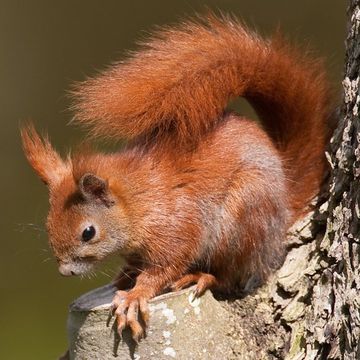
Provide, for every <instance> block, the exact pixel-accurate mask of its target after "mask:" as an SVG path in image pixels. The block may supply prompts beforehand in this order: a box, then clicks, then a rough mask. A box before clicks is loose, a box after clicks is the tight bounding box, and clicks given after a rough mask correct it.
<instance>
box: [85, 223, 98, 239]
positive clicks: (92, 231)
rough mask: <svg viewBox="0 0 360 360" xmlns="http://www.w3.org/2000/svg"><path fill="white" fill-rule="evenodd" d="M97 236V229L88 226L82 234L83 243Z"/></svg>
mask: <svg viewBox="0 0 360 360" xmlns="http://www.w3.org/2000/svg"><path fill="white" fill-rule="evenodd" d="M95 234H96V231H95V228H94V227H93V226H92V225H91V226H88V227H87V228H86V229H85V230H84V231H83V233H82V239H83V241H89V240H91V239H92V238H93V237H94V236H95Z"/></svg>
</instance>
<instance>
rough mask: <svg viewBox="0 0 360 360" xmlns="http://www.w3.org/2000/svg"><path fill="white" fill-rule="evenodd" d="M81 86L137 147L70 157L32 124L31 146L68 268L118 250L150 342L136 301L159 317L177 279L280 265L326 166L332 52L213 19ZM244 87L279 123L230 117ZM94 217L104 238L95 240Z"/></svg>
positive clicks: (252, 274)
mask: <svg viewBox="0 0 360 360" xmlns="http://www.w3.org/2000/svg"><path fill="white" fill-rule="evenodd" d="M73 95H74V96H75V98H76V104H75V105H74V109H75V120H76V121H77V122H79V123H81V124H84V125H88V126H89V127H90V129H91V130H90V131H91V132H92V133H93V134H95V135H98V136H103V137H114V138H126V139H128V140H129V144H128V146H127V148H126V149H125V150H123V151H121V152H119V153H114V154H107V155H105V154H98V153H86V152H80V153H78V154H75V156H73V157H72V158H68V159H66V160H61V158H60V157H59V155H58V154H57V153H56V152H55V151H54V150H53V149H52V148H51V146H50V144H49V142H48V141H47V140H45V141H42V140H41V138H40V137H39V136H38V135H37V134H36V133H35V130H33V129H32V128H30V129H28V130H26V129H23V130H22V138H23V143H24V150H25V153H26V155H27V157H28V159H29V161H30V163H31V165H32V166H33V168H34V169H35V171H36V172H37V173H38V174H39V176H40V177H41V178H42V179H43V180H44V181H45V182H46V183H47V184H48V185H49V189H50V203H51V207H50V213H49V216H48V223H47V224H48V231H49V237H50V243H51V246H52V248H53V249H54V253H55V256H56V258H57V259H58V262H59V267H60V271H61V272H62V273H63V274H66V275H70V274H73V273H75V274H77V273H82V272H84V271H86V270H88V269H89V268H90V267H91V265H92V264H93V263H95V262H96V261H99V260H101V259H103V258H104V257H106V256H107V255H108V254H110V253H113V252H118V253H119V254H120V255H122V256H123V257H124V258H125V260H126V261H127V263H128V267H127V270H126V274H127V273H129V274H131V277H130V276H128V278H129V279H131V281H133V280H134V278H136V279H135V286H134V288H133V289H132V290H130V291H129V292H128V293H125V294H127V295H124V292H123V291H122V292H120V293H118V295H117V297H116V298H115V299H114V307H115V308H116V316H117V320H118V327H119V331H121V330H122V329H123V327H124V326H125V325H126V321H128V323H129V324H132V325H130V327H132V330H133V333H134V336H135V337H138V336H139V327H138V324H137V323H136V321H135V320H136V319H134V318H133V316H132V315H131V318H128V319H127V320H126V316H125V315H124V314H125V313H126V311H127V309H129V313H130V314H134V313H135V310H136V309H140V312H141V313H142V314H143V316H144V318H147V311H146V309H145V305H144V304H145V303H146V301H147V300H148V299H149V298H151V297H152V296H155V295H156V294H158V293H160V292H161V291H163V290H164V289H165V288H167V287H170V286H172V285H174V284H176V285H175V286H180V285H179V284H187V283H189V282H191V281H197V280H198V281H199V284H198V286H199V293H200V292H202V291H204V290H205V289H206V288H207V287H216V288H218V289H220V290H223V291H233V290H234V289H235V288H236V287H243V286H245V285H246V284H247V283H249V281H250V280H251V279H256V280H264V279H265V278H266V277H267V275H268V274H269V272H271V271H272V270H273V269H275V268H276V267H277V266H279V264H280V263H281V261H282V255H283V253H284V246H283V240H284V238H285V234H286V230H287V229H288V227H289V226H290V225H291V224H292V223H293V221H294V220H295V218H296V217H297V216H299V215H300V214H301V213H303V212H304V209H305V208H306V206H307V205H308V204H309V201H310V199H311V198H312V197H313V196H314V195H315V194H316V193H317V191H318V190H319V186H320V183H321V181H322V178H323V175H324V171H325V158H324V147H325V143H326V141H327V138H328V134H329V131H328V124H327V120H328V115H329V109H328V108H329V106H328V104H329V90H328V85H327V83H326V81H325V76H324V72H323V70H322V68H321V65H320V63H319V61H315V60H311V59H308V58H307V57H306V56H304V55H302V54H301V53H300V51H297V50H294V49H293V48H291V47H290V46H289V45H287V44H285V43H284V42H283V41H280V40H278V39H275V40H263V39H261V38H260V37H259V36H258V35H256V34H254V33H252V32H250V31H249V30H247V29H246V28H245V27H243V26H242V25H240V24H239V23H238V22H236V21H235V20H233V19H230V18H228V19H217V18H215V17H214V16H209V17H207V18H204V19H203V20H201V21H198V22H186V23H184V24H182V25H180V26H179V27H177V28H171V29H165V30H162V31H160V32H159V33H158V34H156V36H155V37H154V38H153V39H152V40H149V41H148V42H147V43H146V44H145V46H144V49H142V50H140V51H138V52H137V53H135V54H133V56H132V57H131V58H130V59H128V60H127V61H125V62H122V63H119V64H116V65H114V66H113V67H111V68H110V69H108V70H107V71H105V72H104V73H103V74H101V75H99V76H98V77H96V78H94V79H89V80H87V81H85V82H84V83H81V84H78V85H77V86H76V87H75V89H74V91H73ZM235 96H243V97H245V98H246V99H248V101H249V102H250V103H251V104H252V105H253V106H254V108H255V110H256V111H257V112H258V114H259V115H260V117H261V119H262V121H263V127H264V130H265V131H264V130H263V129H262V128H261V127H260V126H259V125H257V124H256V123H254V122H251V121H249V120H247V119H244V118H241V117H239V116H237V115H235V114H226V113H225V110H224V109H225V107H226V105H227V103H228V102H229V100H230V99H231V98H233V97H235ZM90 225H91V226H93V227H94V228H95V231H96V232H95V234H96V235H94V238H93V239H92V240H91V241H86V242H85V241H84V240H83V238H82V232H83V230H84V229H86V228H87V227H89V226H90ZM126 274H125V275H123V276H120V277H119V279H118V285H119V286H120V284H124V276H127V275H126ZM191 274H193V275H191ZM196 274H197V275H196ZM199 274H201V276H200V275H199ZM200 279H201V280H200ZM200 282H201V285H200ZM200 287H201V289H200ZM124 296H125V301H120V300H121V299H120V298H122V297H124ZM130 309H131V311H130ZM129 317H130V315H129Z"/></svg>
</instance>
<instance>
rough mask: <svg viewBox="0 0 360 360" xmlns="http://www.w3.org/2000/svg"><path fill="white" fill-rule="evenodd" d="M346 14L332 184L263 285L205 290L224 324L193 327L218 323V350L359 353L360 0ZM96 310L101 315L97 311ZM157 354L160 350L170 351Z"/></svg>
mask: <svg viewBox="0 0 360 360" xmlns="http://www.w3.org/2000/svg"><path fill="white" fill-rule="evenodd" d="M348 22H349V28H348V37H347V41H346V64H345V76H344V81H343V88H344V103H343V107H342V110H341V116H340V117H339V124H338V128H337V129H336V131H335V133H334V136H333V138H332V139H331V144H330V149H329V152H328V154H327V156H328V160H329V163H330V165H331V180H330V186H329V190H328V192H327V195H326V197H325V198H324V199H323V200H319V203H318V206H317V210H316V211H314V212H312V213H310V214H309V215H308V216H307V217H306V218H305V219H303V220H302V221H301V222H299V223H298V224H296V225H295V226H294V227H293V229H292V231H291V232H290V235H289V242H288V249H289V252H288V255H287V258H286V260H285V263H284V265H283V266H282V268H281V269H280V270H279V271H278V272H277V273H275V274H274V275H273V277H272V278H271V279H270V280H269V281H268V283H267V284H266V285H264V286H263V287H261V288H260V289H257V290H256V292H254V293H253V294H249V295H247V296H245V297H244V298H242V299H236V300H222V301H219V303H218V304H217V305H216V304H215V303H216V302H213V299H212V298H211V296H210V295H207V297H206V299H207V300H206V301H208V300H209V299H210V300H209V301H210V303H211V304H212V305H211V306H203V307H202V308H201V312H202V316H203V318H204V319H211V316H214V314H215V315H216V316H218V315H219V314H221V316H220V319H221V320H220V321H223V322H224V323H225V322H226V325H227V327H220V328H219V329H218V328H216V326H217V325H218V324H215V322H214V321H210V322H208V323H207V325H206V326H199V327H197V330H196V331H197V332H198V335H199V337H200V338H203V339H206V336H207V334H208V332H209V331H211V329H213V326H215V327H214V328H216V329H218V330H217V331H219V332H218V334H217V340H216V341H217V342H218V343H219V344H220V343H222V342H225V343H226V342H227V345H228V346H227V350H228V351H226V352H225V351H224V353H223V355H222V357H223V358H229V359H291V360H295V359H296V360H300V359H360V345H359V341H358V340H359V338H360V274H359V265H360V247H359V246H360V181H359V180H360V145H359V144H360V121H359V106H360V105H359V104H360V92H359V69H360V35H359V31H360V0H350V4H349V9H348ZM176 299H178V300H176ZM156 301H158V300H155V302H156ZM167 301H170V300H166V301H165V302H166V304H167V305H166V306H170V305H169V303H167ZM171 301H172V302H173V303H172V305H171V306H175V307H176V306H178V305H179V303H181V302H182V301H183V302H184V301H185V303H186V299H185V300H184V298H183V297H181V296H178V297H177V296H175V298H174V297H173V298H172V300H171ZM177 301H179V303H178V304H177V305H175V304H176V302H177ZM185 303H183V306H187V305H186V304H185ZM213 306H214V307H213ZM94 313H95V314H96V312H92V314H94ZM98 316H100V317H101V316H103V315H101V312H99V313H98ZM180 322H181V321H180ZM84 324H86V322H85V323H84ZM159 324H160V323H159ZM159 324H158V325H156V326H160V325H159ZM104 326H105V325H104ZM186 329H187V328H186V326H185V327H184V326H183V324H175V328H174V329H173V330H175V331H178V332H179V333H182V334H183V335H184V334H185V335H186V331H187V330H186ZM83 330H84V329H82V330H81V331H83ZM79 331H80V330H79ZM156 331H163V329H162V328H161V327H160V328H158V329H157V330H156ZM70 333H71V334H72V335H73V336H74V335H75V337H73V338H72V339H73V340H74V339H75V340H74V341H75V342H74V344H75V345H74V346H80V347H83V346H86V341H85V343H84V342H83V343H81V344H80V343H79V336H78V334H79V332H76V331H75V332H74V331H72V332H70ZM179 333H178V334H179ZM185 335H184V336H182V337H180V338H181V344H180V345H181V346H182V347H183V348H186V349H189V351H191V350H192V349H194V348H195V347H196V346H197V345H196V343H195V342H193V335H191V336H185ZM160 339H162V335H160V333H159V335H158V336H155V337H151V338H149V341H150V342H148V343H146V346H153V349H157V345H156V343H157V341H160ZM73 340H71V341H73ZM85 340H86V339H85ZM149 344H150V345H149ZM210 344H211V341H209V342H208V343H207V342H206V341H205V343H204V344H202V345H201V346H203V347H202V349H204V348H205V349H210V347H211V345H210ZM141 346H143V345H142V344H140V346H139V351H142V350H141ZM207 346H210V347H209V348H207ZM144 348H145V345H144ZM211 349H212V348H211ZM211 349H210V351H208V350H206V351H207V352H206V356H205V355H203V354H204V353H203V354H200V355H198V357H196V356H195V355H194V356H193V357H190V356H188V357H183V356H182V355H180V353H178V354H177V356H176V358H178V359H185V358H186V359H191V358H193V359H202V358H207V359H211V358H219V357H218V356H216V357H212V355H214V354H216V353H215V352H212V350H211ZM110 351H112V349H110ZM146 353H147V355H146ZM141 354H142V355H141V359H150V358H152V357H151V356H150V355H149V353H148V352H142V353H141ZM150 354H151V352H150ZM161 356H162V357H157V358H159V359H160V358H169V357H171V355H169V356H167V355H166V354H165V355H164V353H162V355H161ZM214 356H215V355H214ZM78 358H81V357H78ZM103 358H105V357H103ZM109 358H111V357H109ZM124 358H126V357H124Z"/></svg>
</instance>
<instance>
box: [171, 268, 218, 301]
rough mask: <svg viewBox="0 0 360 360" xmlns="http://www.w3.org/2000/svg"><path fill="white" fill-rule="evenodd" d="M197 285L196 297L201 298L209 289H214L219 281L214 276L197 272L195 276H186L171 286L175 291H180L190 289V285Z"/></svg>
mask: <svg viewBox="0 0 360 360" xmlns="http://www.w3.org/2000/svg"><path fill="white" fill-rule="evenodd" d="M192 284H196V287H195V290H194V295H195V296H196V297H198V296H201V295H202V294H204V292H205V291H206V290H208V289H211V288H214V287H216V285H217V280H216V278H215V276H214V275H211V274H207V273H203V272H197V273H194V274H186V275H184V276H183V277H182V278H180V279H179V280H178V281H176V282H175V283H173V284H172V285H171V289H172V290H173V291H178V290H181V289H184V288H186V287H188V286H189V285H192Z"/></svg>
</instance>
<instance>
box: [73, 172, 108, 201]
mask: <svg viewBox="0 0 360 360" xmlns="http://www.w3.org/2000/svg"><path fill="white" fill-rule="evenodd" d="M79 189H80V192H81V194H82V195H83V196H84V198H85V199H88V200H96V199H98V200H101V201H103V202H104V203H105V204H106V205H110V204H111V201H110V194H109V186H108V183H107V181H106V180H104V179H102V178H100V177H98V176H96V175H94V174H84V175H83V176H82V177H81V178H80V180H79Z"/></svg>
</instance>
